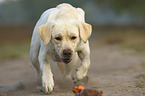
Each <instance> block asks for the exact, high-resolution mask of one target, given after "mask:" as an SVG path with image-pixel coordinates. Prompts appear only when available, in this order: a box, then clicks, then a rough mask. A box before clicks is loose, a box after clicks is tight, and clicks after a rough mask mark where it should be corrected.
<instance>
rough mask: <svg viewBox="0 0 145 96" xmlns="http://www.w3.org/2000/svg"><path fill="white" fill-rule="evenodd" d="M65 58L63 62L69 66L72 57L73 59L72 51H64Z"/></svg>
mask: <svg viewBox="0 0 145 96" xmlns="http://www.w3.org/2000/svg"><path fill="white" fill-rule="evenodd" d="M62 54H63V58H62V61H63V62H64V63H65V64H69V63H70V62H71V60H72V59H71V57H72V51H71V50H70V49H64V50H63V52H62Z"/></svg>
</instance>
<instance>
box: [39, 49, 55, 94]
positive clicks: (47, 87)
mask: <svg viewBox="0 0 145 96" xmlns="http://www.w3.org/2000/svg"><path fill="white" fill-rule="evenodd" d="M50 58H51V57H50V55H48V52H47V50H46V48H43V47H41V49H40V55H39V62H40V69H41V71H42V87H43V89H44V91H45V93H48V94H50V93H51V92H52V91H53V88H54V80H53V74H52V72H51V67H50Z"/></svg>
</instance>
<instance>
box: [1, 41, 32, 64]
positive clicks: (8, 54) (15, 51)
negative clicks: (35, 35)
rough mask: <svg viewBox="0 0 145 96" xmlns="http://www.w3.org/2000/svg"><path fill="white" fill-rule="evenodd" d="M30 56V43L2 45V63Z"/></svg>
mask: <svg viewBox="0 0 145 96" xmlns="http://www.w3.org/2000/svg"><path fill="white" fill-rule="evenodd" d="M26 55H29V43H28V42H25V43H11V44H1V47H0V61H2V60H7V59H15V58H18V57H22V56H26Z"/></svg>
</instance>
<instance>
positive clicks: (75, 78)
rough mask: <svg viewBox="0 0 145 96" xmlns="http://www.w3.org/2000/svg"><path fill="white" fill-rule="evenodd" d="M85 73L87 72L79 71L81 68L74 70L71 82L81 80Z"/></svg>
mask: <svg viewBox="0 0 145 96" xmlns="http://www.w3.org/2000/svg"><path fill="white" fill-rule="evenodd" d="M86 75H87V72H84V71H81V70H79V71H78V70H76V73H75V74H74V75H73V78H72V80H73V82H74V83H75V84H76V83H77V82H78V81H80V80H82V79H83V78H85V77H86Z"/></svg>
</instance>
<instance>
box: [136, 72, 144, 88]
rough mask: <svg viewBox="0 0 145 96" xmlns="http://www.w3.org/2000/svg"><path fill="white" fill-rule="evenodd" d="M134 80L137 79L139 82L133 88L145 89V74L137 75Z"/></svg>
mask: <svg viewBox="0 0 145 96" xmlns="http://www.w3.org/2000/svg"><path fill="white" fill-rule="evenodd" d="M136 78H137V79H139V80H138V81H137V83H136V84H135V87H137V88H145V74H139V75H138V76H136Z"/></svg>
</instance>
